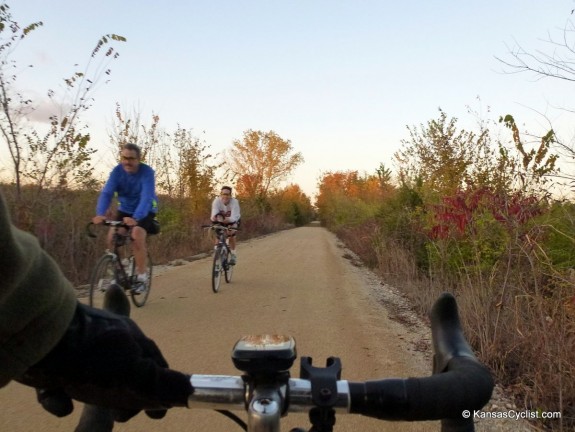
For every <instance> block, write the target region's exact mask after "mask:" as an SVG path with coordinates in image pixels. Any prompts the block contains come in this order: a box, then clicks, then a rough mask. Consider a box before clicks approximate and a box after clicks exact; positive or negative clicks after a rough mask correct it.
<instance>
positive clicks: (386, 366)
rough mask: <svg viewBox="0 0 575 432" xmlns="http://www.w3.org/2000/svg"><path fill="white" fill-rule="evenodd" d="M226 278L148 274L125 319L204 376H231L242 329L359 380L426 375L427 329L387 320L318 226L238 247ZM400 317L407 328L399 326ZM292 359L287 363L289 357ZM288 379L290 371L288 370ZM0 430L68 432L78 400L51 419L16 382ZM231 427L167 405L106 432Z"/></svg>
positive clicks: (381, 293)
mask: <svg viewBox="0 0 575 432" xmlns="http://www.w3.org/2000/svg"><path fill="white" fill-rule="evenodd" d="M238 252H239V254H238V261H239V262H238V266H237V267H236V271H235V273H234V280H233V281H232V283H231V284H229V285H228V284H225V283H223V284H222V286H221V289H220V292H219V293H218V294H213V293H212V291H211V286H210V279H209V269H210V266H211V259H210V258H206V259H202V260H198V261H195V262H192V263H188V264H186V265H183V266H180V267H176V268H173V269H172V270H170V271H167V272H163V273H162V274H160V275H158V276H156V277H155V278H154V287H153V291H152V293H151V295H150V299H149V302H148V304H147V305H146V306H145V307H144V308H141V309H135V308H134V309H133V310H132V317H133V318H134V319H135V320H136V322H137V323H138V324H139V325H140V326H141V327H142V328H143V330H144V331H145V332H146V333H147V334H148V335H149V336H150V337H151V338H153V339H154V340H155V341H156V342H157V343H158V345H159V346H160V348H161V349H162V351H163V352H164V354H165V356H166V358H167V359H168V361H169V362H170V365H171V366H172V367H173V368H176V369H179V370H182V371H186V372H190V373H205V374H230V375H239V372H238V371H237V370H235V369H234V367H233V365H232V363H231V360H230V352H231V348H232V346H233V344H234V343H235V341H236V340H237V339H238V338H239V337H241V336H242V335H245V334H250V333H254V334H257V333H283V334H289V335H292V336H293V337H295V339H296V342H297V349H298V355H299V356H302V355H305V356H311V357H312V358H313V359H314V364H318V365H323V364H324V363H325V359H326V358H327V357H329V356H338V357H340V358H341V360H342V364H343V373H342V377H343V378H344V379H348V380H352V381H353V380H366V379H376V378H384V377H407V376H422V375H428V374H429V372H430V369H431V363H430V353H429V332H428V330H427V329H426V328H425V326H424V325H423V324H422V323H421V322H420V321H419V320H418V319H417V318H416V317H415V316H410V315H409V313H404V317H405V318H404V319H403V321H404V324H400V323H399V322H398V321H397V320H392V319H390V318H389V315H388V312H387V311H386V308H384V307H383V306H382V303H384V304H387V305H388V307H391V309H392V310H393V312H397V310H398V309H401V307H402V306H401V302H400V300H399V299H398V298H397V297H395V296H394V295H393V292H392V291H390V290H387V289H386V290H384V289H383V287H382V286H381V284H380V283H379V282H378V281H377V279H376V278H375V277H374V276H373V275H371V274H370V273H369V272H366V271H365V269H362V268H361V267H360V266H356V265H354V260H353V258H352V256H351V255H350V254H349V252H347V251H346V250H345V249H344V248H343V247H342V246H341V245H340V244H339V242H338V241H337V239H336V238H335V237H334V236H333V235H332V234H331V233H329V232H328V231H326V230H324V229H322V228H319V227H305V228H298V229H294V230H290V231H284V232H281V233H278V234H274V235H271V236H267V237H264V238H260V239H256V240H252V241H249V242H244V243H241V244H240V246H239V248H238ZM405 322H407V323H408V324H409V325H405ZM296 364H297V363H296ZM292 373H293V375H294V376H297V374H298V371H297V367H296V368H294V370H293V371H292ZM0 406H1V407H2V410H1V411H0V430H2V431H32V430H33V431H36V432H41V431H72V430H73V429H74V426H75V424H76V423H77V419H78V416H79V413H80V411H81V409H80V408H81V404H77V408H76V410H75V412H74V414H72V415H71V416H69V417H67V418H64V419H57V418H54V417H52V416H50V415H48V414H46V413H45V412H44V411H43V410H42V409H41V408H40V407H39V406H38V405H37V403H36V402H35V398H34V393H33V392H32V391H31V390H30V389H28V388H25V387H23V386H21V385H19V384H11V385H9V386H8V387H7V388H5V389H2V390H0ZM282 426H283V427H282V430H289V429H290V428H291V427H295V426H302V427H304V426H308V423H307V418H306V416H305V415H303V414H300V415H290V416H289V417H288V418H286V419H284V420H283V421H282ZM143 430H154V431H171V432H175V431H211V432H218V431H232V432H233V431H234V430H239V429H237V428H234V425H233V424H232V423H231V422H230V420H228V419H226V418H224V417H223V416H221V415H220V414H217V413H215V412H211V411H206V410H185V409H177V410H171V411H170V412H169V413H168V415H167V416H166V418H165V419H164V420H162V421H154V420H150V419H148V418H147V417H146V416H145V415H143V414H140V415H138V416H137V417H136V418H134V419H132V420H131V421H130V422H128V423H127V424H123V425H122V424H118V425H117V426H116V428H115V429H114V431H126V432H128V431H143ZM336 430H337V431H338V432H344V431H359V430H361V431H364V432H370V431H378V432H381V431H387V430H390V431H391V430H393V431H420V430H421V431H429V430H439V424H438V422H428V423H417V424H416V423H413V424H409V423H389V422H381V421H376V420H371V419H367V418H361V417H357V416H353V417H352V416H339V417H338V420H337V427H336Z"/></svg>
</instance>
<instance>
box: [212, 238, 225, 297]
mask: <svg viewBox="0 0 575 432" xmlns="http://www.w3.org/2000/svg"><path fill="white" fill-rule="evenodd" d="M222 255H223V250H222V248H217V249H216V250H215V252H214V263H213V265H212V291H213V292H215V293H217V292H218V291H219V290H220V282H221V281H222V272H223V270H224V268H223V265H222V264H223V259H222V258H223V256H222Z"/></svg>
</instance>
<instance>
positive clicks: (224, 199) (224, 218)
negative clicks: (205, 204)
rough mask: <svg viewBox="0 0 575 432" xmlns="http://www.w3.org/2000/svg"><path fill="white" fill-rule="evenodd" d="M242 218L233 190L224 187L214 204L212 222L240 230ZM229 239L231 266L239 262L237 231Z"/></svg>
mask: <svg viewBox="0 0 575 432" xmlns="http://www.w3.org/2000/svg"><path fill="white" fill-rule="evenodd" d="M240 218H241V214H240V203H239V202H238V200H237V199H236V198H232V188H231V187H229V186H223V187H222V189H221V190H220V196H218V197H216V198H215V199H214V201H213V202H212V215H211V217H210V219H211V221H212V222H214V223H220V224H222V225H225V226H229V227H233V228H239V226H240ZM228 238H229V243H230V250H231V252H232V256H231V258H230V264H231V265H235V264H236V262H237V255H236V231H230V232H229V234H228ZM216 244H217V239H216Z"/></svg>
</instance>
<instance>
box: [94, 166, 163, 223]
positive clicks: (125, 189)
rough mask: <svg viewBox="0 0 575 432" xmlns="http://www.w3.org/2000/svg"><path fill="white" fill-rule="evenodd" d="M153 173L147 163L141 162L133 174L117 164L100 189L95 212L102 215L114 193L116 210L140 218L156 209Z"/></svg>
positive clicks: (156, 198)
mask: <svg viewBox="0 0 575 432" xmlns="http://www.w3.org/2000/svg"><path fill="white" fill-rule="evenodd" d="M155 184H156V182H155V173H154V170H153V169H152V168H150V167H149V166H148V165H146V164H143V163H141V164H140V165H139V168H138V171H137V172H136V173H134V174H129V173H127V172H126V171H125V170H124V168H123V167H122V165H121V164H120V165H117V166H116V167H115V168H114V169H113V170H112V172H111V173H110V177H109V178H108V181H107V182H106V185H105V186H104V189H102V192H101V193H100V196H99V197H98V204H97V205H96V214H97V215H98V216H104V215H105V214H106V211H107V210H108V207H110V203H111V202H112V199H113V198H114V195H116V194H117V196H118V202H119V206H118V210H120V211H122V212H125V213H130V214H131V215H132V217H133V218H134V219H136V220H140V219H142V218H144V217H146V216H147V215H148V213H150V212H154V213H156V212H157V211H158V197H157V196H156V191H155Z"/></svg>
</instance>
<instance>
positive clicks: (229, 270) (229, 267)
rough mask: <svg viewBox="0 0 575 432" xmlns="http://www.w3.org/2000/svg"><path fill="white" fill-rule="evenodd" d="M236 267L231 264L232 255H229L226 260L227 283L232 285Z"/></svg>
mask: <svg viewBox="0 0 575 432" xmlns="http://www.w3.org/2000/svg"><path fill="white" fill-rule="evenodd" d="M234 267H235V265H231V264H230V254H228V259H227V260H226V266H225V268H224V270H225V275H226V282H227V283H230V282H231V281H232V275H233V274H234Z"/></svg>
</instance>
